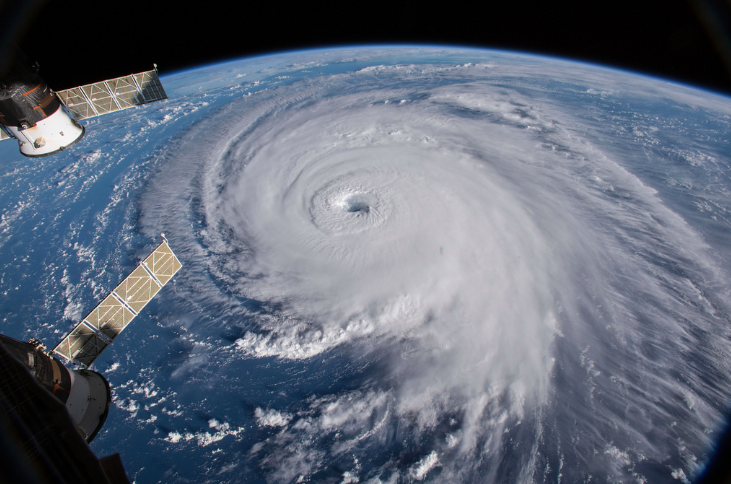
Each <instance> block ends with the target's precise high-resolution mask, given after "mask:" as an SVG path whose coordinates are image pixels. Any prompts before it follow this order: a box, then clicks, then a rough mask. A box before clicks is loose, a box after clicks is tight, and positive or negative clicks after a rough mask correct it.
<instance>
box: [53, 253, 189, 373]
mask: <svg viewBox="0 0 731 484" xmlns="http://www.w3.org/2000/svg"><path fill="white" fill-rule="evenodd" d="M181 267H182V264H181V263H180V260H178V258H177V257H176V256H175V254H174V253H173V251H172V250H171V249H170V246H168V243H167V240H163V241H162V243H161V244H160V245H158V246H157V247H156V248H155V250H153V251H152V253H151V254H150V255H149V256H147V258H145V260H143V261H142V262H141V263H140V265H138V266H137V267H136V268H135V270H133V271H132V272H131V273H130V274H129V275H128V276H127V277H125V278H124V280H123V281H122V282H121V283H120V284H119V285H118V286H117V287H116V288H114V290H113V291H112V292H111V293H110V294H108V295H107V296H106V297H105V298H104V299H103V300H102V302H100V303H99V304H97V306H96V307H95V308H94V309H92V310H91V312H90V313H89V314H87V315H86V316H85V317H84V319H83V320H82V321H81V322H79V323H78V324H77V325H76V326H75V327H74V328H73V329H72V330H71V332H69V334H68V335H66V336H65V337H64V338H63V339H62V340H61V342H60V343H58V344H57V345H56V347H55V348H53V353H55V354H57V355H59V356H61V357H63V358H64V359H65V360H67V361H69V362H72V363H75V364H77V365H79V366H82V367H84V368H87V367H89V366H90V365H91V364H92V363H93V362H94V360H96V359H97V357H98V356H99V355H100V354H101V352H102V351H104V349H105V348H106V347H107V346H109V345H110V344H112V341H114V339H115V338H116V337H117V336H119V333H121V332H122V330H124V328H126V327H127V326H128V325H129V323H130V322H132V319H134V317H135V316H137V314H138V313H139V312H140V311H141V310H142V308H144V307H145V306H146V305H147V303H149V302H150V300H151V299H152V298H153V297H155V295H156V294H157V293H158V292H159V291H160V289H162V287H163V286H164V285H165V284H167V282H168V281H170V279H172V278H173V276H174V275H175V274H176V273H177V272H178V271H179V270H180V268H181Z"/></svg>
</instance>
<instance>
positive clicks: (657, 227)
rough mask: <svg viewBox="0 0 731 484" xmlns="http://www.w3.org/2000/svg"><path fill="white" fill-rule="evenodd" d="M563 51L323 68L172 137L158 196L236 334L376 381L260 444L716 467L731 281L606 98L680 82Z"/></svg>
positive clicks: (568, 471)
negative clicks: (633, 157)
mask: <svg viewBox="0 0 731 484" xmlns="http://www.w3.org/2000/svg"><path fill="white" fill-rule="evenodd" d="M518 64H520V63H518ZM547 65H548V63H545V64H542V67H544V69H546V66H547ZM563 67H564V68H565V69H566V70H568V71H569V72H559V69H555V65H554V66H552V67H551V68H549V69H547V70H548V72H547V71H546V70H544V71H542V72H543V76H545V77H536V78H530V77H527V76H529V75H533V72H532V71H530V69H531V68H530V67H526V66H525V65H517V66H512V67H508V66H501V65H500V64H499V62H497V63H483V64H477V65H470V64H467V65H452V66H446V67H445V66H440V67H434V66H431V65H414V64H411V65H395V66H386V65H381V66H375V67H369V68H365V69H360V70H357V71H355V72H350V73H346V74H337V75H324V76H319V77H313V78H310V79H308V80H306V81H299V82H293V83H291V84H288V85H286V86H281V87H279V88H277V89H275V90H274V91H272V92H259V93H258V94H257V97H256V99H253V100H252V98H251V97H247V98H246V99H245V100H243V101H240V102H234V103H232V104H231V105H229V106H227V107H225V108H223V109H222V110H221V111H219V112H218V113H217V114H216V115H214V116H212V117H211V118H209V119H207V120H205V121H204V122H202V123H201V124H200V126H197V127H196V128H195V129H194V130H193V131H192V135H191V138H190V139H189V140H187V141H185V142H184V143H183V144H182V147H180V148H178V149H176V150H175V152H174V153H173V154H171V155H170V156H169V159H170V161H169V164H168V165H167V167H166V168H165V176H164V177H162V176H161V177H159V178H158V179H157V180H156V181H155V182H154V183H153V185H152V186H151V187H150V189H148V190H147V199H146V200H147V201H146V202H145V203H144V204H143V213H145V214H147V215H146V216H147V217H151V218H152V219H153V220H156V221H158V220H157V219H156V218H155V216H154V215H152V214H154V213H155V210H157V208H156V207H158V206H160V207H162V208H163V209H164V210H166V211H169V212H172V213H175V214H176V216H175V218H174V219H173V220H172V222H171V223H170V224H171V225H177V226H179V227H180V226H183V225H186V224H188V225H189V226H190V227H191V228H192V230H191V231H190V232H189V233H188V234H186V235H183V234H181V235H180V236H179V238H180V240H179V241H178V243H179V244H183V245H187V246H189V247H188V249H186V250H189V251H190V252H191V253H196V254H198V255H199V258H200V260H201V262H199V263H198V266H199V267H200V269H199V270H201V271H204V272H206V273H207V274H208V275H207V276H206V278H210V282H212V283H213V284H211V283H210V282H207V281H208V279H207V281H206V282H201V286H200V287H198V288H197V289H196V292H197V293H196V294H191V295H190V298H191V299H192V300H200V304H201V305H203V306H205V307H209V306H213V305H215V304H220V305H224V306H225V307H226V308H227V309H226V310H225V311H226V313H227V314H228V316H227V317H226V318H224V320H228V321H231V320H238V321H237V322H241V321H246V323H245V324H243V326H244V327H245V329H244V330H242V332H241V334H240V335H239V337H238V338H237V339H236V341H235V343H234V345H233V351H234V354H238V355H240V357H242V358H251V357H266V356H275V357H277V358H282V359H287V360H305V361H312V360H315V359H316V358H319V357H321V355H328V354H332V353H333V352H335V353H336V354H342V355H350V357H351V358H353V359H354V360H355V361H359V362H360V363H358V365H362V369H361V370H359V371H356V372H355V373H354V376H353V377H354V378H356V379H357V380H358V381H360V382H361V383H360V384H358V385H357V386H356V387H354V388H352V389H350V390H341V391H336V392H334V393H330V394H326V395H324V396H317V397H316V396H313V397H312V398H310V399H308V400H305V401H304V402H302V403H301V404H291V402H290V404H289V405H288V406H287V407H288V408H286V411H287V412H289V413H288V414H287V419H286V420H285V419H282V420H277V421H278V422H281V425H279V426H281V428H282V430H281V432H280V433H278V434H276V435H273V436H272V437H270V438H269V439H267V440H265V441H262V442H260V443H258V444H256V445H255V446H254V448H253V450H252V451H251V452H252V453H251V456H252V458H255V459H258V462H259V464H260V467H261V468H262V469H263V470H264V472H265V475H266V476H268V477H267V479H269V480H272V481H282V482H287V481H290V480H294V479H297V477H298V476H305V477H306V476H318V475H319V476H320V477H322V476H323V475H328V474H327V473H328V472H331V471H329V470H328V469H330V468H331V466H332V463H333V462H338V463H339V464H338V465H340V466H345V467H347V466H350V467H353V466H355V470H351V471H348V472H346V474H343V476H342V477H343V479H344V481H345V482H354V481H348V480H347V479H349V478H351V477H352V478H355V477H354V476H356V475H358V474H359V472H356V471H358V469H361V470H360V477H359V478H360V479H364V478H366V477H367V478H373V479H375V481H374V482H378V479H380V480H381V481H382V482H386V481H389V482H396V481H397V480H403V481H409V480H422V479H428V478H433V479H436V480H440V481H445V482H446V481H454V480H462V481H465V482H474V481H475V480H484V481H491V480H497V481H503V480H505V479H508V480H511V481H516V480H517V481H521V480H529V481H530V480H535V481H542V480H544V479H549V480H550V479H555V478H558V479H559V480H560V479H561V476H564V477H566V476H568V477H569V479H570V480H575V479H578V478H585V477H587V476H589V475H598V476H606V477H602V479H604V478H609V479H610V480H612V479H622V478H624V477H632V476H634V477H633V478H636V479H638V480H640V481H642V480H643V479H647V478H650V479H652V478H657V477H658V476H667V477H669V474H670V472H671V470H673V469H674V471H675V472H676V474H677V475H678V476H680V473H682V472H683V469H685V472H687V473H688V474H689V475H691V474H693V473H694V472H696V471H697V467H696V464H695V462H696V461H697V459H698V458H702V457H701V455H699V454H696V453H697V452H703V450H702V449H703V448H704V446H705V445H707V442H708V441H707V437H706V432H708V431H709V430H710V429H713V428H715V425H716V424H715V422H716V421H717V420H716V419H717V418H718V413H717V411H718V410H717V409H718V408H719V407H718V405H719V404H721V403H722V401H723V399H720V400H719V399H717V398H718V397H720V396H721V395H722V394H725V393H724V392H726V391H727V390H728V383H729V382H728V377H727V370H726V368H727V367H728V349H729V348H728V339H727V338H726V337H725V336H724V337H722V338H721V339H715V338H713V337H711V336H710V334H711V333H713V332H714V331H715V330H714V329H713V328H714V327H715V328H719V327H718V326H716V325H718V324H722V321H726V320H727V316H726V313H725V309H723V308H725V307H726V305H727V304H728V299H727V293H728V284H727V283H726V282H722V281H723V276H722V273H721V272H719V269H717V268H716V267H715V264H714V262H713V260H712V259H713V256H712V255H711V254H712V251H713V249H712V248H711V247H710V246H708V245H707V243H706V242H705V241H704V240H703V238H702V237H700V236H699V235H698V233H697V232H696V231H695V230H693V228H691V227H690V226H689V225H688V224H687V223H686V221H685V220H684V219H683V218H682V217H681V216H680V215H679V214H678V213H676V212H675V211H673V210H672V209H671V208H670V207H669V206H668V205H667V204H666V203H664V200H663V199H662V197H660V196H659V195H658V192H657V191H656V190H655V189H654V188H650V187H649V186H647V185H646V182H645V181H643V180H642V179H641V178H640V177H638V176H637V175H635V174H633V173H632V167H631V166H630V165H629V164H628V163H626V161H627V160H625V159H623V158H622V153H623V151H624V150H628V149H629V150H633V149H635V147H634V146H633V143H632V142H628V141H627V139H626V138H623V137H622V136H620V135H617V137H616V138H615V137H613V136H614V135H613V131H614V132H615V133H616V131H617V130H627V129H630V130H631V129H635V130H637V129H640V128H639V127H638V126H636V125H635V126H633V125H632V124H630V125H629V127H627V126H624V125H623V123H625V118H618V117H615V118H614V120H613V121H609V120H611V117H607V114H606V112H602V111H601V109H602V106H601V105H600V104H598V103H597V99H599V100H603V99H604V97H600V96H610V95H611V94H612V92H613V91H612V89H614V90H621V89H625V87H624V85H623V83H628V82H630V81H633V82H636V83H637V84H636V86H634V88H633V89H637V90H639V91H641V92H640V94H638V95H637V96H638V98H639V97H642V96H645V97H646V96H662V95H663V93H662V92H660V93H659V94H658V92H657V89H656V88H655V87H652V86H651V81H648V80H643V79H635V80H632V79H630V78H627V77H622V76H623V75H621V74H616V73H613V74H612V75H611V76H609V78H604V79H602V78H601V77H600V76H598V75H597V72H595V71H591V70H587V71H585V72H584V73H583V76H584V79H583V80H582V81H581V82H578V83H575V82H574V81H573V80H569V78H570V76H572V75H576V74H577V72H579V71H580V70H581V69H586V68H582V67H579V66H572V65H569V64H567V65H565V66H563ZM529 71H530V72H529ZM551 75H554V76H557V78H558V79H559V80H560V81H556V80H553V81H550V82H563V83H564V84H563V85H561V86H560V87H561V89H564V90H567V87H568V93H564V94H562V96H563V97H564V99H560V98H561V96H552V95H551V94H550V93H551V89H550V88H549V87H548V86H546V84H545V83H546V82H549V81H547V79H548V78H550V76H551ZM567 76H568V77H569V78H567ZM551 87H555V86H554V85H552V86H551ZM595 89H604V92H603V93H601V94H600V93H599V92H598V91H596V90H595ZM568 96H575V97H576V98H575V99H571V98H570V97H568ZM569 101H570V102H571V104H568V102H569ZM562 102H566V103H567V104H566V105H562ZM582 102H585V103H590V102H591V103H594V104H593V106H590V109H591V110H592V111H594V112H593V113H592V114H591V115H589V116H587V115H586V113H585V110H586V105H582ZM645 102H646V101H645ZM653 102H654V101H653ZM643 115H644V113H643ZM592 118H593V119H592ZM656 119H657V121H656V124H658V125H661V124H662V122H661V121H660V120H659V118H656ZM608 121H609V126H607V125H606V124H605V123H607V122H608ZM612 123H613V124H612ZM630 123H631V121H630ZM214 127H215V129H214ZM660 128H662V126H661V127H660ZM655 129H656V130H657V129H658V128H655ZM212 133H215V134H213V135H212ZM635 134H636V133H635ZM616 143H624V144H623V145H622V146H619V149H617V147H613V146H612V145H613V144H616ZM661 161H662V160H661ZM643 169H644V168H643ZM176 174H177V175H176ZM171 177H172V178H171ZM189 190H191V191H192V192H193V193H194V195H193V197H183V198H181V197H180V196H176V195H175V193H184V192H187V191H189ZM188 220H195V223H193V224H190V223H187V221H188ZM214 301H217V302H215V303H214ZM723 324H725V323H723ZM699 328H704V329H702V330H701V331H704V332H705V331H708V333H704V334H706V335H707V336H704V335H701V334H698V333H695V334H694V335H692V336H691V333H693V332H694V331H696V330H699ZM721 331H722V333H723V334H724V335H725V333H726V332H727V330H726V329H723V330H721ZM711 340H713V342H712V343H711ZM706 344H712V345H713V346H714V348H715V351H716V352H718V353H717V354H718V355H719V356H720V357H721V360H720V361H715V362H713V363H711V362H710V361H708V358H706V357H704V356H703V355H702V353H703V351H704V350H702V349H701V348H703V345H706ZM343 352H345V353H343ZM696 358H701V359H703V360H704V361H706V362H707V363H709V365H710V366H714V365H718V364H720V365H721V366H720V367H718V366H716V369H717V370H718V371H719V373H717V374H716V377H717V378H719V380H717V381H716V383H710V382H709V381H707V380H703V379H702V378H700V376H701V374H702V373H704V372H705V371H706V370H705V369H704V370H699V369H697V368H696V369H694V368H693V366H692V363H691V362H692V361H697V360H695V359H696ZM323 361H324V360H323ZM721 367H722V368H723V369H721ZM681 374H682V375H685V376H684V378H685V379H682V380H679V379H678V375H681ZM719 385H720V386H719ZM649 388H652V389H653V391H648V389H649ZM721 388H723V390H722V389H721ZM282 410H285V409H282ZM257 411H259V412H263V410H261V409H258V410H257ZM277 415H278V414H277ZM267 422H268V420H267ZM265 425H268V426H272V424H269V423H267V424H265ZM690 448H693V449H696V450H693V451H691V450H689V449H690ZM353 456H354V457H353ZM352 459H355V464H353V463H352ZM364 459H365V460H366V461H367V462H368V466H367V471H364V470H362V468H361V467H360V466H361V464H359V462H361V461H363V460H364ZM346 461H347V462H350V464H346V463H345V462H346ZM323 472H324V473H325V474H322V473H323ZM678 472H680V473H678ZM318 473H319V474H318ZM349 473H350V474H349ZM551 476H553V477H551Z"/></svg>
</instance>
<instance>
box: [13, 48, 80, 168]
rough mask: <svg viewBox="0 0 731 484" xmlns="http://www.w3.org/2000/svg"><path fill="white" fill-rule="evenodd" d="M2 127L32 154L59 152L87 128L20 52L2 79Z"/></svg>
mask: <svg viewBox="0 0 731 484" xmlns="http://www.w3.org/2000/svg"><path fill="white" fill-rule="evenodd" d="M0 126H1V127H2V128H3V129H4V130H5V132H6V133H7V134H9V135H10V136H12V137H14V138H16V139H17V140H18V145H19V148H20V152H21V153H22V154H24V155H25V156H31V157H37V156H46V155H50V154H53V153H57V152H59V151H61V150H64V149H66V148H68V147H69V146H71V145H72V144H74V143H76V142H77V141H79V140H80V139H81V138H82V137H83V136H84V127H83V126H81V125H80V124H79V123H78V122H76V120H75V119H73V118H72V117H71V116H70V115H69V114H68V112H67V111H66V109H65V108H64V106H63V104H62V103H61V101H59V99H58V97H57V96H56V95H55V94H54V93H53V91H51V89H49V87H48V85H47V84H46V83H45V81H43V79H41V76H40V75H39V74H38V65H37V64H36V65H32V64H31V63H30V62H29V61H28V59H27V58H26V57H25V56H24V55H22V54H20V53H18V55H17V56H16V59H15V62H14V63H13V66H12V68H11V69H10V71H9V72H8V73H6V74H5V75H4V76H3V78H2V80H0Z"/></svg>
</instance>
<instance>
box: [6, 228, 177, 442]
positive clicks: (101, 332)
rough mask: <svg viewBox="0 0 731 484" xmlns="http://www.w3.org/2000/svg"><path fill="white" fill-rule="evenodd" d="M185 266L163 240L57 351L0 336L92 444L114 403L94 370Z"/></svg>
mask: <svg viewBox="0 0 731 484" xmlns="http://www.w3.org/2000/svg"><path fill="white" fill-rule="evenodd" d="M181 267H182V264H181V263H180V261H179V260H178V258H177V257H176V256H175V254H174V253H173V251H172V250H171V249H170V246H169V245H168V242H167V240H166V239H165V236H164V235H163V240H162V242H161V243H160V245H158V246H157V247H156V248H155V250H153V251H152V253H151V254H150V255H148V256H147V257H146V258H145V259H144V260H143V261H142V262H141V263H140V264H139V265H138V266H137V267H136V268H135V270H133V271H132V272H131V273H130V274H129V275H128V276H127V277H125V278H124V280H123V281H122V282H121V283H120V284H119V285H118V286H117V287H116V288H114V290H113V291H112V292H111V293H109V294H108V295H107V296H106V297H105V298H104V299H103V300H102V301H101V302H100V303H99V304H97V306H96V307H95V308H94V309H92V310H91V312H89V313H88V314H87V315H86V316H85V317H84V319H83V320H82V321H81V322H79V323H78V324H77V325H76V326H74V328H73V329H72V330H71V331H70V332H69V333H68V334H67V335H66V336H64V338H63V339H62V340H61V341H60V342H59V343H58V344H57V345H56V346H55V347H54V348H53V349H52V350H50V351H45V349H46V348H45V346H44V345H43V344H42V343H41V342H39V341H37V340H34V339H32V340H30V341H29V342H28V343H25V342H22V341H18V340H15V339H13V338H9V337H7V336H3V335H0V343H1V344H2V345H3V346H4V348H5V350H7V352H8V353H9V354H10V355H11V356H13V357H14V358H15V359H16V360H17V361H19V362H20V363H22V364H23V365H24V366H25V368H26V369H27V370H28V371H29V372H30V374H31V375H32V376H33V377H34V378H35V380H36V382H37V383H38V384H39V385H40V386H41V387H43V388H45V389H46V390H48V392H49V393H51V394H52V395H53V396H54V397H56V399H57V400H59V401H60V402H61V403H63V404H64V405H65V407H66V410H67V411H68V414H69V415H70V417H71V419H72V420H73V422H74V423H75V425H76V428H77V430H78V431H79V433H80V434H81V436H82V437H83V438H84V439H85V440H86V442H87V443H88V442H91V440H92V439H93V438H94V437H95V436H96V434H97V433H98V432H99V430H100V429H101V427H102V425H104V421H105V420H106V417H107V413H108V412H109V404H110V402H111V393H110V388H109V383H108V382H107V380H106V379H105V378H104V377H103V376H102V375H101V374H100V373H98V372H96V371H92V370H90V369H89V366H90V365H91V364H92V363H93V362H94V360H96V359H97V357H99V355H100V354H101V352H102V351H104V349H105V348H106V347H107V346H109V345H110V344H111V343H112V341H114V339H115V338H116V337H117V336H119V334H120V333H121V332H122V331H123V330H124V329H125V328H126V327H127V326H128V325H129V323H130V322H131V321H132V320H133V319H134V317H135V316H137V314H139V312H140V311H141V310H142V308H144V307H145V306H146V305H147V303H148V302H150V300H151V299H152V298H153V297H154V296H155V295H156V294H157V293H158V292H159V291H160V290H161V289H162V287H163V286H164V285H165V284H167V283H168V282H169V281H170V280H171V279H172V278H173V276H174V275H175V274H176V273H177V272H178V271H179V270H180V268H181ZM62 361H63V362H65V363H67V364H69V365H71V366H73V367H74V368H73V369H70V368H67V367H66V366H65V365H64V364H63V363H62Z"/></svg>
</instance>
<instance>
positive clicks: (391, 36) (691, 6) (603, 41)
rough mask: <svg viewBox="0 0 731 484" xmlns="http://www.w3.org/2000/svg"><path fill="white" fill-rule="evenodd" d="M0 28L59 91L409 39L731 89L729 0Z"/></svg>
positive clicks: (327, 9) (312, 11) (43, 4)
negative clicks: (136, 75) (153, 73)
mask: <svg viewBox="0 0 731 484" xmlns="http://www.w3.org/2000/svg"><path fill="white" fill-rule="evenodd" d="M0 28H2V29H3V30H4V31H5V33H4V35H3V34H2V33H0V41H1V40H3V39H2V37H5V38H7V37H12V38H14V39H15V41H16V42H17V43H19V44H20V46H21V49H22V50H23V51H24V52H25V53H26V55H27V56H28V57H29V58H30V59H31V60H34V61H38V62H39V63H40V65H41V69H42V70H41V73H42V75H43V77H44V78H45V80H46V81H47V82H48V84H49V85H50V86H51V87H52V88H53V89H57V90H59V89H65V88H69V87H73V86H76V85H80V84H86V83H90V82H94V81H98V80H102V79H106V78H111V77H118V76H122V75H126V74H130V73H132V72H137V71H142V70H147V69H151V68H152V64H153V63H157V64H158V65H159V69H160V72H161V74H165V73H170V72H173V71H176V70H180V69H185V68H189V67H194V66H199V65H203V64H210V63H215V62H216V61H220V60H230V59H234V58H240V57H245V56H251V55H260V54H266V53H273V52H278V51H286V50H295V49H306V48H311V47H327V46H339V45H354V44H374V43H380V44H387V43H410V44H414V43H416V44H447V45H465V46H475V47H492V48H500V49H508V50H517V51H526V52H535V53H543V54H548V55H556V56H561V57H567V58H572V59H579V60H585V61H589V62H593V63H599V64H605V65H611V66H616V67H620V68H623V69H627V70H632V71H638V72H642V73H646V74H649V75H654V76H659V77H664V78H668V79H671V80H676V81H679V82H683V83H687V84H692V85H695V86H698V87H702V88H706V89H711V90H715V91H722V92H725V93H727V94H731V0H664V1H658V0H650V1H641V0H634V1H628V0H615V1H612V2H592V1H590V0H583V1H577V0H571V1H553V2H546V1H542V2H537V1H528V0H510V1H501V2H488V1H484V0H483V1H482V2H470V3H467V2H454V1H441V2H438V3H425V2H416V1H402V2H384V1H381V0H379V1H374V2H345V1H340V2H337V3H335V2H319V3H314V2H303V1H301V2H296V3H292V4H288V3H275V2H271V1H269V2H268V1H266V0H265V1H259V2H225V1H218V2H211V1H205V0H203V1H199V2H195V3H190V2H168V1H163V2H160V1H144V0H143V1H136V2H128V3H125V2H111V1H103V0H102V1H96V2H82V1H60V0H0ZM6 40H7V39H6ZM724 52H725V53H726V54H724ZM724 59H726V61H724ZM727 66H728V68H727Z"/></svg>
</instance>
